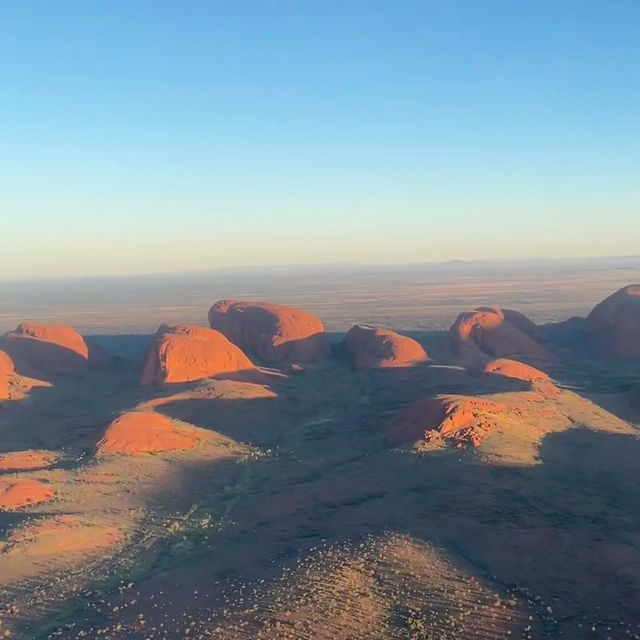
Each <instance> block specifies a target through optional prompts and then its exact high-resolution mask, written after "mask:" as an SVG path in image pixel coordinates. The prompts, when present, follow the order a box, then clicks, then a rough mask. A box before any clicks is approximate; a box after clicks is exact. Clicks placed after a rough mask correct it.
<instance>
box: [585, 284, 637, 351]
mask: <svg viewBox="0 0 640 640" xmlns="http://www.w3.org/2000/svg"><path fill="white" fill-rule="evenodd" d="M587 331H588V334H589V338H590V340H591V343H592V345H593V346H594V348H595V351H596V352H597V353H598V355H600V356H602V357H604V358H610V359H615V360H638V359H640V284H631V285H628V286H626V287H623V288H622V289H620V290H618V291H616V292H615V293H613V294H612V295H610V296H609V297H608V298H606V299H605V300H603V301H602V302H600V303H599V304H597V305H596V306H595V307H594V308H593V310H592V311H591V313H590V314H589V315H588V317H587Z"/></svg>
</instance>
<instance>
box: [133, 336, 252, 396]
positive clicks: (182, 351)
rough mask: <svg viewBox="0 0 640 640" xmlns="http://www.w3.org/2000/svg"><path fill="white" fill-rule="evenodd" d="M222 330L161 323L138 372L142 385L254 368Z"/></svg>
mask: <svg viewBox="0 0 640 640" xmlns="http://www.w3.org/2000/svg"><path fill="white" fill-rule="evenodd" d="M254 368H255V367H254V365H253V363H252V362H251V360H249V358H247V356H246V355H245V354H244V353H243V352H242V350H241V349H240V348H239V347H237V346H236V345H235V344H233V343H232V342H230V341H229V340H228V339H227V338H226V337H225V336H224V335H223V334H222V333H220V332H219V331H216V330H214V329H209V328H208V327H198V326H194V325H172V326H167V325H161V326H160V328H159V329H158V332H157V333H156V335H155V337H154V339H153V342H152V344H151V347H150V348H149V353H148V355H147V361H146V364H145V366H144V370H143V373H142V380H141V382H142V384H143V385H147V384H161V383H177V382H191V381H194V380H202V379H204V378H212V377H214V376H219V375H221V374H231V373H237V372H240V371H249V370H252V369H254Z"/></svg>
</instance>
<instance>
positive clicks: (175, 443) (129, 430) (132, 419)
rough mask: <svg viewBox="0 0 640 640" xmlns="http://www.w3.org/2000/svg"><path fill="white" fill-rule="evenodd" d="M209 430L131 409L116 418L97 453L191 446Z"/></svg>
mask: <svg viewBox="0 0 640 640" xmlns="http://www.w3.org/2000/svg"><path fill="white" fill-rule="evenodd" d="M208 435H209V432H207V431H205V430H204V429H198V428H196V427H189V426H186V425H185V426H182V425H177V424H175V423H174V422H173V421H172V420H170V419H169V418H166V417H165V416H162V415H160V414H158V413H153V412H152V411H130V412H128V413H124V414H122V415H121V416H120V417H119V418H117V419H116V420H114V421H113V422H112V423H111V424H110V425H109V426H108V427H107V430H106V431H105V433H104V436H103V437H102V439H101V440H100V441H99V442H98V445H97V447H96V453H97V455H105V454H112V453H117V454H128V455H138V454H143V453H157V452H169V451H184V450H186V449H191V448H192V447H195V446H196V445H197V444H199V443H200V442H202V441H203V440H205V439H206V437H207V436H208Z"/></svg>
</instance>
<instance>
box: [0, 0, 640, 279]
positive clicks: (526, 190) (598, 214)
mask: <svg viewBox="0 0 640 640" xmlns="http://www.w3.org/2000/svg"><path fill="white" fill-rule="evenodd" d="M0 78H1V82H0V279H3V280H11V279H25V278H27V279H28V278H43V277H44V278H48V277H66V276H79V275H89V276H93V275H118V274H131V273H165V272H179V271H190V270H208V269H216V268H219V267H230V266H248V265H257V266H259V265H276V264H291V265H295V264H309V263H314V264H316V263H335V262H339V263H350V262H353V263H376V264H384V263H409V262H434V261H447V260H453V259H462V260H464V259H484V258H518V257H535V256H542V257H561V256H605V255H631V254H638V253H640V1H639V0H611V1H610V2H602V0H562V1H558V0H536V1H535V2H532V1H530V0H528V1H525V0H440V1H438V2H435V1H430V0H419V1H409V0H394V1H393V2H391V1H389V0H385V1H382V0H335V1H332V0H324V1H319V0H299V1H294V0H253V1H247V0H234V2H228V1H226V0H221V1H217V0H207V1H199V0H190V1H189V2H184V1H183V0H176V1H168V0H109V2H99V1H93V0H89V1H87V0H78V1H77V2H76V1H68V0H58V1H57V2H51V1H50V0H46V1H42V2H40V1H38V0H27V1H25V2H11V1H10V0H0Z"/></svg>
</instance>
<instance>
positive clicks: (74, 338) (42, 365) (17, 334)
mask: <svg viewBox="0 0 640 640" xmlns="http://www.w3.org/2000/svg"><path fill="white" fill-rule="evenodd" d="M1 346H2V349H3V350H4V351H6V352H7V353H8V354H9V355H10V356H11V358H12V360H13V362H14V363H15V368H16V371H18V373H21V374H23V375H29V376H37V374H38V373H52V374H67V373H78V372H79V371H82V370H83V369H84V368H85V367H86V365H87V363H88V362H89V347H88V346H87V343H86V342H85V340H84V338H83V337H82V336H81V335H80V334H79V333H78V332H77V331H75V330H74V329H72V328H71V327H67V326H63V325H41V324H32V323H23V324H20V325H19V326H18V328H17V329H16V330H15V331H12V332H11V333H8V334H6V335H5V336H4V338H3V339H2V342H1Z"/></svg>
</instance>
